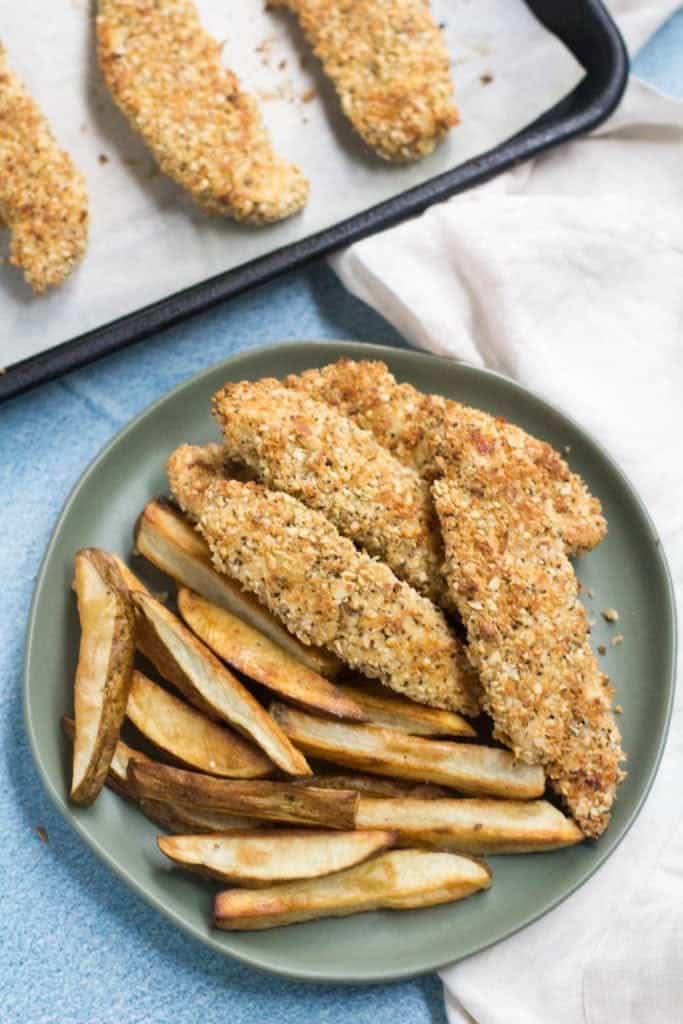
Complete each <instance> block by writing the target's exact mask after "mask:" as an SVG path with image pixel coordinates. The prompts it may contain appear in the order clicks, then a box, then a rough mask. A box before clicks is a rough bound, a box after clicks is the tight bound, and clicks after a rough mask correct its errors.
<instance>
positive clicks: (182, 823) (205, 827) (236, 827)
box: [139, 799, 263, 835]
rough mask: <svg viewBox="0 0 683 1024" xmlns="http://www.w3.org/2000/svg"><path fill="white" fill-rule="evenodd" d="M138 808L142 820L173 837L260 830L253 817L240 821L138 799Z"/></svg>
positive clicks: (208, 812)
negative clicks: (141, 814)
mask: <svg viewBox="0 0 683 1024" xmlns="http://www.w3.org/2000/svg"><path fill="white" fill-rule="evenodd" d="M139 807H140V810H141V811H142V813H143V814H144V816H145V817H146V818H149V820H150V821H153V822H154V823H155V825H159V827H160V828H163V829H164V830H165V831H166V832H172V833H173V834H174V835H187V833H188V832H192V834H193V835H210V834H211V833H216V832H218V833H225V832H233V831H235V832H241V833H242V832H247V831H250V830H251V829H254V830H256V829H259V828H262V827H263V825H262V823H261V822H260V821H256V820H255V819H254V818H240V817H239V816H238V815H236V814H219V813H218V812H216V813H215V814H212V813H211V812H210V811H199V810H196V809H195V808H194V807H181V806H180V804H168V803H164V802H163V800H144V799H143V800H140V802H139Z"/></svg>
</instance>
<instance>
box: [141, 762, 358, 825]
mask: <svg viewBox="0 0 683 1024" xmlns="http://www.w3.org/2000/svg"><path fill="white" fill-rule="evenodd" d="M128 779H129V781H130V783H131V785H132V787H133V790H134V792H135V793H136V794H137V797H138V799H140V800H142V799H145V800H161V801H163V802H165V803H171V804H174V805H175V804H179V805H181V806H182V807H191V808H193V809H196V810H199V811H202V812H203V811H210V812H212V813H213V812H216V811H217V812H219V813H220V814H238V815H243V816H244V817H246V818H257V819H260V820H264V821H287V822H291V823H292V824H295V825H318V826H319V827H321V828H335V829H352V828H353V827H354V825H355V820H356V807H357V806H358V794H357V793H354V792H351V791H349V790H341V789H339V790H331V789H314V788H313V787H311V786H293V785H291V784H290V783H288V782H263V781H261V780H258V781H255V780H254V781H252V780H250V781H248V782H246V781H242V780H239V781H236V780H233V779H216V778H214V777H213V776H211V775H202V774H200V773H199V772H186V771H183V770H182V769H180V768H170V767H169V766H168V765H165V764H151V763H145V764H143V763H141V762H139V761H131V762H130V764H129V766H128Z"/></svg>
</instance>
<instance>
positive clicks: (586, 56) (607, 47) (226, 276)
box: [0, 0, 628, 400]
mask: <svg viewBox="0 0 683 1024" xmlns="http://www.w3.org/2000/svg"><path fill="white" fill-rule="evenodd" d="M526 3H527V6H528V7H529V8H530V9H531V11H532V12H533V13H534V14H535V16H536V17H537V18H538V20H539V21H540V22H541V23H542V24H543V25H544V26H545V27H546V28H547V29H548V30H549V31H550V32H552V33H553V34H554V35H556V36H557V37H558V38H559V39H560V40H561V41H562V42H563V43H564V45H565V46H566V47H567V48H568V50H570V52H571V53H572V54H573V55H574V57H575V58H576V59H577V61H578V62H579V63H580V64H581V66H582V67H583V68H584V70H585V75H584V77H583V78H582V80H581V81H580V82H579V84H578V85H577V86H576V87H575V88H574V89H573V90H572V91H571V92H570V93H569V94H568V95H567V96H565V97H564V99H562V100H561V101H560V102H559V103H556V104H555V105H554V106H552V107H551V108H550V109H548V110H547V111H546V112H545V113H544V114H543V115H542V116H541V117H539V118H537V119H536V120H535V121H533V122H532V123H531V124H529V125H527V127H526V128H524V129H522V131H520V132H518V133H517V134H515V135H513V136H512V137H511V138H509V139H507V140H506V141H505V142H502V143H501V144H500V145H498V146H496V147H495V148H493V149H491V150H488V151H487V152H485V153H482V154H481V155H480V156H477V157H475V158H474V159H472V160H467V161H465V162H464V163H462V164H460V165H459V166H457V167H454V168H453V169H452V170H449V171H447V172H446V173H444V174H440V175H438V176H436V177H434V178H431V179H430V180H429V181H426V182H423V183H422V184H420V185H418V186H416V187H415V188H411V189H409V190H407V191H404V192H402V193H400V194H399V195H396V196H393V197H392V198H391V199H389V200H387V201H385V202H383V203H379V204H378V205H376V206H373V207H371V208H370V209H368V210H365V211H364V212H362V213H359V214H357V215H356V216H353V217H350V218H348V219H347V220H344V221H340V222H339V223H338V224H335V225H333V226H332V227H331V228H328V229H326V230H324V231H320V232H318V233H317V234H314V235H310V236H308V237H307V238H303V239H301V240H300V241H297V242H294V243H293V244H290V245H286V246H284V247H282V248H280V249H276V250H275V251H273V252H270V253H268V254H267V255H265V256H261V257H259V258H258V259H255V260H252V261H251V262H249V263H244V264H242V265H241V266H239V267H236V268H234V269H232V270H229V271H227V272H226V273H223V274H218V275H217V276H215V277H212V278H210V279H209V280H207V281H203V282H201V283H200V284H196V285H193V286H192V287H190V288H186V289H184V290H182V291H180V292H177V293H176V294H174V295H170V296H168V297H167V298H165V299H162V300H161V301H159V302H155V303H153V304H152V305H149V306H146V307H144V308H143V309H139V310H137V311H136V312H134V313H130V314H129V315H127V316H124V317H121V318H120V319H118V320H114V321H112V322H111V323H108V324H105V325H103V326H102V327H98V328H96V329H95V330H92V331H88V332H87V333H86V334H81V335H80V336H79V337H77V338H72V339H71V340H69V341H65V342H63V343H62V344H61V345H57V346H56V347H54V348H51V349H49V350H48V351H46V352H43V353H40V354H39V355H36V356H32V357H30V358H29V359H24V360H22V361H21V362H18V363H15V364H14V365H12V366H10V367H8V368H7V370H6V372H5V373H4V374H3V375H2V377H0V400H2V399H4V398H9V397H10V396H12V395H17V394H19V393H20V392H22V391H25V390H27V389H28V388H31V387H34V386H35V385H36V384H40V383H42V382H43V381H46V380H50V379H51V378H53V377H56V376H59V375H60V374H62V373H66V372H67V371H68V370H74V369H76V368H77V367H79V366H83V365H85V364H86V363H89V362H92V361H93V360H95V359H98V358H99V357H100V356H104V355H107V354H108V353H110V352H115V351H116V350H117V349H120V348H124V347H125V346H126V345H130V344H132V343H133V342H135V341H140V340H141V339H142V338H144V337H146V336H147V335H149V334H151V333H152V332H153V331H157V330H159V329H160V328H162V327H169V326H170V325H171V324H174V323H177V322H178V321H180V320H183V319H185V318H187V317H190V316H192V315H193V314H194V313H198V312H200V311H202V310H205V309H208V308H209V307H210V306H213V305H215V304H216V303H218V302H221V301H222V300H223V299H227V298H229V297H230V296H232V295H237V294H239V293H240V292H243V291H246V289H248V288H251V287H253V286H254V285H258V284H264V283H265V282H267V281H269V280H271V279H272V278H274V277H276V276H277V275H278V274H281V273H283V272H284V271H287V270H293V269H295V268H297V267H301V266H303V264H305V263H308V262H309V261H310V260H313V259H316V258H317V257H320V256H324V255H325V254H326V253H329V252H332V251H333V250H334V249H339V248H342V247H344V246H346V245H349V244H350V243H351V242H355V241H357V240H358V239H360V238H364V237H366V236H367V235H371V234H373V233H374V232H376V231H380V230H382V229H383V228H386V227H389V226H390V225H392V224H396V223H398V222H399V221H401V220H405V219H406V218H408V217H411V216H414V215H415V214H418V213H421V212H422V211H423V210H425V209H426V208H427V207H428V206H431V204H432V203H435V202H439V201H440V200H443V199H447V198H448V197H449V196H453V195H455V194H456V193H458V192H463V191H464V190H465V189H468V188H472V187H473V186H474V185H479V184H481V183H482V182H484V181H486V180H487V179H489V178H492V177H494V176H495V175H496V174H499V173H500V172H501V171H503V170H506V169H507V168H509V167H511V166H512V165H513V164H517V163H520V162H522V161H524V160H528V159H529V157H532V156H534V155H535V154H537V153H540V152H542V151H543V150H545V149H550V148H551V147H553V146H557V145H559V144H560V143H562V142H564V141H565V140H567V139H571V138H573V137H574V136H576V135H580V134H582V133H583V132H587V131H589V130H590V129H592V128H594V127H595V126H596V125H598V124H600V122H601V121H604V120H605V118H607V117H608V116H609V115H610V114H611V113H612V111H613V110H614V108H615V107H616V106H617V104H618V102H619V100H620V98H621V95H622V93H623V91H624V88H625V85H626V79H627V77H628V56H627V53H626V49H625V46H624V42H623V40H622V38H621V35H620V34H619V30H618V29H617V27H616V25H615V24H614V22H613V21H612V19H611V17H610V15H609V14H608V12H607V10H606V9H605V7H604V5H603V4H602V2H601V0H526Z"/></svg>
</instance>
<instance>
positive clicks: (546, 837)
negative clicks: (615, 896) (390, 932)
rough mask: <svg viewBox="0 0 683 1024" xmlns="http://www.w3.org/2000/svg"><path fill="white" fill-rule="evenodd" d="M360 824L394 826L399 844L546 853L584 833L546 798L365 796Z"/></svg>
mask: <svg viewBox="0 0 683 1024" xmlns="http://www.w3.org/2000/svg"><path fill="white" fill-rule="evenodd" d="M356 823H357V826H358V828H379V829H394V830H396V831H397V832H398V836H399V838H398V845H399V846H428V847H431V848H433V849H438V850H459V851H461V852H464V853H476V854H486V853H489V854H493V853H536V852H538V853H542V852H544V851H546V850H559V849H560V848H561V847H563V846H573V845H574V844H575V843H580V842H581V840H582V839H583V838H584V836H583V834H582V832H581V830H580V829H579V827H578V826H577V825H575V824H574V822H573V821H572V820H571V819H570V818H566V817H565V816H564V814H562V812H561V811H558V810H557V808H555V807H553V805H552V804H549V803H548V802H547V801H546V800H529V801H522V800H486V799H484V800H471V799H462V800H416V799H414V798H411V797H407V798H405V799H403V800H383V799H374V798H372V797H365V796H363V797H361V800H360V803H359V805H358V812H357V814H356Z"/></svg>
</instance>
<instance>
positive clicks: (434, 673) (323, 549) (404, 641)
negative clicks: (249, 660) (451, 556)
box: [167, 445, 479, 715]
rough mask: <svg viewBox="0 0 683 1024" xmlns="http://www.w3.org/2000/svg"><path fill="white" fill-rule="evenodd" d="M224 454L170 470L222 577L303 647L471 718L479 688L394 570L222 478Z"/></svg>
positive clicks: (292, 502) (264, 493) (262, 493)
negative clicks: (317, 649) (244, 592)
mask: <svg viewBox="0 0 683 1024" xmlns="http://www.w3.org/2000/svg"><path fill="white" fill-rule="evenodd" d="M217 466H220V455H219V454H218V453H217V451H216V448H215V446H212V447H210V449H209V450H208V452H207V451H205V450H204V449H202V448H196V447H192V446H190V445H184V446H182V447H181V448H179V449H178V450H177V451H175V452H174V453H173V454H172V456H171V457H170V459H169V461H168V466H167V469H168V477H169V481H170V484H171V490H172V492H173V494H174V495H175V497H176V499H177V501H178V502H179V503H180V505H181V506H182V507H183V509H184V510H185V511H186V512H187V514H188V515H190V516H191V517H192V518H193V519H195V520H196V523H197V528H198V529H199V531H200V533H201V534H202V536H203V537H204V539H205V540H206V542H207V544H208V545H209V548H210V549H211V553H212V557H213V561H214V564H215V565H216V567H217V569H219V571H221V572H224V573H226V574H227V575H228V576H231V577H232V578H233V579H236V580H237V581H238V582H239V583H240V584H241V585H242V586H243V587H244V588H245V590H248V591H250V592H251V593H253V594H255V595H256V597H257V598H258V599H259V600H260V601H261V602H262V603H263V604H264V605H265V606H266V607H267V608H268V609H269V610H270V611H271V612H272V613H273V614H274V615H276V616H277V617H278V618H279V619H280V620H281V621H282V622H283V623H284V624H285V626H286V627H287V628H288V629H289V630H290V631H291V632H292V633H294V634H295V635H296V636H297V637H298V638H299V639H300V640H301V641H302V642H303V643H307V644H315V645H316V646H322V647H327V648H328V649H329V650H332V651H334V652H335V653H336V654H337V655H338V656H339V657H340V658H341V659H342V660H343V661H345V662H346V663H347V664H348V665H350V666H351V667H352V668H355V669H358V670H359V671H361V672H363V673H364V674H365V675H366V676H369V677H370V678H373V679H379V680H381V682H383V683H384V684H385V685H386V686H389V687H391V688H392V689H394V690H397V691H398V692H399V693H403V694H405V695H406V696H407V697H411V698H412V699H413V700H416V701H420V702H422V703H428V704H431V705H433V706H434V707H441V708H449V709H451V710H454V711H460V712H463V713H464V714H470V715H471V714H476V712H477V710H478V692H479V688H478V683H477V680H476V676H475V675H474V673H473V672H472V670H471V668H470V667H469V665H468V663H467V659H466V657H465V655H464V653H463V650H462V647H461V646H460V645H459V643H458V642H457V641H456V639H455V638H454V636H453V635H452V634H451V632H450V631H449V628H448V625H447V623H446V621H445V619H444V618H443V615H442V614H441V612H440V611H439V610H438V609H437V608H435V607H434V605H433V604H432V603H431V602H430V601H428V600H427V599H426V598H424V597H421V596H420V595H419V594H418V593H416V591H414V590H413V589H412V588H411V587H409V586H408V584H406V583H403V582H401V581H400V580H398V579H397V578H396V576H395V575H394V574H393V573H392V571H391V569H389V567H388V566H386V565H384V564H382V563H381V562H377V561H375V560H374V559H372V558H371V557H370V556H369V555H367V554H365V553H364V552H362V551H358V549H357V548H356V547H355V546H354V545H353V543H352V542H351V541H350V540H347V538H345V537H342V536H341V534H340V533H339V532H338V531H337V529H336V528H335V527H334V526H333V525H332V523H330V522H329V520H327V519H326V518H325V516H323V515H322V513H320V512H318V511H316V510H314V509H310V508H307V507H306V506H305V505H303V504H302V503H301V502H299V501H297V500H296V499H295V498H292V497H290V496H289V495H287V494H282V493H279V492H274V491H268V490H266V489H265V488H264V487H262V486H261V485H259V484H255V483H242V482H240V481H237V480H226V479H225V478H224V477H222V476H221V475H220V473H219V472H217V471H216V470H217Z"/></svg>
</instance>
